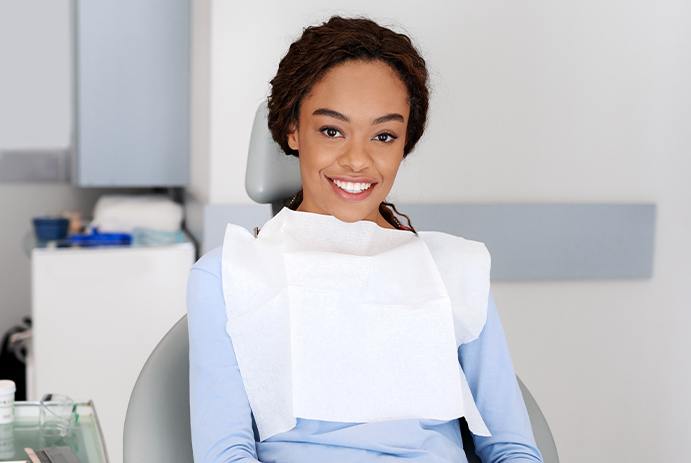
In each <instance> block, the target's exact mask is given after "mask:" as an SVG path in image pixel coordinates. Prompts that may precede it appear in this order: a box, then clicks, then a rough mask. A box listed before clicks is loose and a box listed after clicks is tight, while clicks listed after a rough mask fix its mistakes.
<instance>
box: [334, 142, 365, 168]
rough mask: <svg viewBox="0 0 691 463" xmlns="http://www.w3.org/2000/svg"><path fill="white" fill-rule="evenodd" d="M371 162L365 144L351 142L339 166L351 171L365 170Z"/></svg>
mask: <svg viewBox="0 0 691 463" xmlns="http://www.w3.org/2000/svg"><path fill="white" fill-rule="evenodd" d="M371 162H372V160H371V158H370V155H369V151H368V150H367V145H366V143H362V142H351V143H350V146H348V149H347V150H346V151H345V152H344V153H343V155H342V156H341V164H342V165H344V166H348V167H350V168H351V169H352V170H362V169H365V168H366V167H367V166H369V164H370V163H371Z"/></svg>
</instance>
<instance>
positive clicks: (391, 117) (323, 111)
mask: <svg viewBox="0 0 691 463" xmlns="http://www.w3.org/2000/svg"><path fill="white" fill-rule="evenodd" d="M312 115H313V116H329V117H333V118H335V119H340V120H342V121H344V122H350V119H348V116H346V115H345V114H341V113H339V112H338V111H334V110H333V109H328V108H319V109H315V110H314V112H313V113H312ZM388 121H399V122H405V119H404V118H403V116H401V115H400V114H398V113H391V114H386V115H384V116H380V117H378V118H376V119H374V120H373V121H372V125H376V124H381V123H383V122H388Z"/></svg>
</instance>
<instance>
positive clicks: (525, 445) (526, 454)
mask: <svg viewBox="0 0 691 463" xmlns="http://www.w3.org/2000/svg"><path fill="white" fill-rule="evenodd" d="M230 310H232V307H231V308H230ZM187 315H188V323H189V341H190V350H189V360H190V372H189V374H190V421H191V431H192V448H193V451H194V461H195V463H222V462H223V463H228V462H243V463H251V462H257V461H259V462H262V463H273V462H277V463H325V462H335V463H363V462H387V463H388V462H391V463H393V462H401V461H407V462H412V463H466V462H467V460H466V457H465V453H464V451H463V443H462V439H461V431H460V426H459V420H458V419H455V420H451V421H439V420H424V419H406V420H391V421H380V422H370V423H340V422H331V421H319V420H309V419H303V418H297V425H296V426H295V427H294V428H293V429H291V430H289V431H286V432H284V433H280V434H276V435H274V436H271V437H270V438H268V439H266V440H265V441H263V442H259V439H258V434H257V432H256V424H255V423H254V418H253V416H252V410H251V408H250V405H249V402H248V399H247V394H246V393H245V388H244V384H243V382H242V377H241V376H240V370H239V368H238V364H237V361H236V358H235V352H234V351H233V344H232V340H231V338H230V336H229V335H228V334H227V332H226V328H225V325H226V307H225V303H224V299H223V290H222V286H221V248H220V247H218V248H216V249H214V250H212V251H210V252H208V253H207V254H206V255H204V256H203V257H202V258H201V259H199V261H198V262H197V263H196V264H195V265H194V267H193V268H192V270H191V272H190V276H189V281H188V287H187ZM458 360H459V362H460V364H461V367H462V368H463V371H464V373H465V375H466V378H467V380H468V384H469V385H470V389H471V392H472V393H473V397H474V398H475V403H476V405H477V407H478V410H479V411H480V414H481V415H482V418H483V420H484V421H485V424H486V425H487V427H488V428H489V430H490V432H491V433H492V436H490V437H483V436H476V435H473V442H474V444H475V453H476V454H477V455H478V456H479V457H480V459H481V460H482V462H483V463H500V462H501V463H528V462H533V463H534V462H542V456H541V455H540V452H539V450H538V449H537V446H536V444H535V439H534V436H533V432H532V428H531V425H530V419H529V417H528V412H527V410H526V407H525V403H524V402H523V397H522V395H521V391H520V388H519V386H518V382H517V380H516V376H515V373H514V369H513V365H512V362H511V357H510V355H509V350H508V346H507V343H506V338H505V336H504V331H503V328H502V325H501V321H500V319H499V315H498V313H497V309H496V307H495V304H494V299H493V297H492V294H491V293H490V295H489V300H488V308H487V323H486V324H485V326H484V328H483V330H482V332H481V333H480V336H479V337H478V338H477V339H476V340H474V341H472V342H469V343H467V344H461V346H460V347H459V349H458Z"/></svg>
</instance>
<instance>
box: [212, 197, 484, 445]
mask: <svg viewBox="0 0 691 463" xmlns="http://www.w3.org/2000/svg"><path fill="white" fill-rule="evenodd" d="M418 235H419V236H416V235H415V234H413V233H412V232H410V231H405V230H393V229H387V228H383V227H380V226H379V225H377V224H376V223H374V222H371V221H367V220H360V221H357V222H343V221H341V220H339V219H337V218H336V217H334V216H331V215H324V214H317V213H311V212H302V211H293V210H291V209H289V208H286V207H284V208H283V209H281V211H280V212H279V213H278V214H276V216H274V217H273V218H272V219H271V220H269V221H268V222H266V223H265V224H264V226H263V227H262V228H261V231H260V232H259V235H258V237H256V238H255V237H254V236H253V235H252V234H251V233H250V232H249V231H247V230H246V229H245V228H243V227H241V226H238V225H234V224H228V226H227V228H226V235H225V240H224V244H223V257H222V283H223V293H224V298H225V302H226V311H227V317H228V321H227V324H226V330H227V332H228V334H229V335H230V337H231V339H232V343H233V347H234V350H235V355H236V358H237V362H238V366H239V368H240V374H241V376H242V380H243V383H244V386H245V391H246V393H247V396H248V399H249V402H250V406H251V408H252V412H253V414H254V418H255V421H256V423H257V430H258V431H259V436H260V440H262V441H263V440H266V439H267V438H269V437H271V436H273V435H275V434H278V433H281V432H285V431H288V430H290V429H292V428H293V427H294V426H295V424H296V417H301V418H306V419H314V420H325V421H336V422H371V421H382V420H396V419H415V418H416V419H435V420H443V421H448V420H452V419H455V418H459V417H461V416H465V418H466V420H467V421H468V425H469V428H470V430H471V431H472V432H473V433H475V434H477V435H483V436H489V435H491V434H490V432H489V430H488V429H487V427H486V425H485V423H484V421H483V420H482V417H481V416H480V413H479V411H478V409H477V407H476V406H475V403H474V401H473V397H472V394H471V392H470V388H469V386H468V383H467V381H466V378H465V375H464V374H463V370H462V369H461V367H460V364H459V362H458V353H457V349H458V346H459V345H460V344H461V343H464V342H469V341H471V340H473V339H475V338H476V337H477V336H478V335H479V333H480V331H481V330H482V327H483V326H484V323H485V320H486V310H487V301H488V296H489V266H490V258H489V253H488V252H487V249H486V247H485V246H484V244H483V243H480V242H476V241H470V240H465V239H464V238H460V237H457V236H454V235H449V234H446V233H441V232H418Z"/></svg>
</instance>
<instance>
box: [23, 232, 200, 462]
mask: <svg viewBox="0 0 691 463" xmlns="http://www.w3.org/2000/svg"><path fill="white" fill-rule="evenodd" d="M194 257H195V256H194V247H193V246H192V244H191V243H180V244H175V245H170V246H161V247H131V248H110V249H108V248H99V249H78V248H68V249H34V251H33V253H32V259H31V261H32V297H33V300H32V317H33V341H32V344H33V345H32V359H31V368H30V370H29V374H30V375H33V378H29V384H30V390H29V391H28V395H29V400H36V399H38V398H40V396H41V395H43V394H44V393H47V392H55V393H57V392H59V393H64V394H67V395H69V396H71V397H73V398H74V399H78V400H88V399H93V400H94V403H95V405H96V409H97V410H98V414H99V419H100V421H101V425H102V428H103V433H104V435H105V441H106V447H107V450H108V453H109V456H110V461H111V463H121V462H122V434H123V424H124V421H125V412H126V410H127V403H128V400H129V396H130V392H131V391H132V388H133V386H134V383H135V381H136V379H137V376H138V374H139V371H140V370H141V368H142V366H143V365H144V363H145V361H146V359H147V358H148V356H149V354H150V353H151V351H152V350H153V349H154V347H155V346H156V344H157V343H158V341H159V340H160V339H161V338H162V337H163V335H164V334H165V333H166V332H167V331H168V329H170V328H171V327H172V326H173V324H175V322H176V321H177V320H179V319H180V317H182V316H183V315H184V314H185V311H186V304H185V296H186V291H185V289H186V283H187V276H188V273H189V270H190V267H191V266H192V264H193V263H194ZM176 405H179V404H176Z"/></svg>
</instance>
